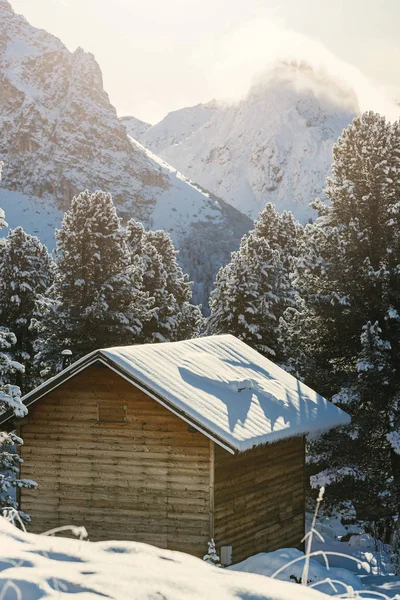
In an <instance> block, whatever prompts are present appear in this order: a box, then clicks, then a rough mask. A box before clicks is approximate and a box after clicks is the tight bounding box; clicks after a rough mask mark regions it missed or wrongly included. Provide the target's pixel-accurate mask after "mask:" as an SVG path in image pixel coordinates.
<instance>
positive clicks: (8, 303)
mask: <svg viewBox="0 0 400 600" xmlns="http://www.w3.org/2000/svg"><path fill="white" fill-rule="evenodd" d="M0 273H1V278H0V326H1V327H9V328H10V329H11V330H12V331H13V333H14V334H15V335H16V337H17V340H16V343H15V344H14V345H13V346H12V348H11V349H10V351H9V353H10V356H12V358H13V359H14V360H16V361H19V362H22V363H23V364H24V365H25V372H24V373H23V374H22V373H21V372H19V371H18V372H17V374H16V378H15V381H14V383H16V384H17V385H18V386H19V387H20V388H21V390H22V392H23V393H26V392H27V391H29V389H32V387H34V385H35V373H34V371H33V369H32V367H33V357H34V350H33V344H34V340H35V335H34V332H33V331H32V330H30V323H31V319H32V318H33V316H34V310H35V303H36V300H37V298H38V296H39V295H40V294H43V293H44V292H45V291H46V290H47V289H48V287H49V286H50V285H51V282H52V274H53V264H52V260H51V258H50V255H49V253H48V251H47V249H46V248H45V246H43V244H41V243H40V241H39V240H38V238H37V237H34V236H31V235H28V234H27V233H25V231H24V230H23V229H22V227H17V228H16V229H14V230H11V231H10V232H9V234H8V237H7V238H6V239H5V240H3V243H2V244H1V246H0Z"/></svg>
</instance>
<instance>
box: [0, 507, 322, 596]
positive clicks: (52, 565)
mask: <svg viewBox="0 0 400 600" xmlns="http://www.w3.org/2000/svg"><path fill="white" fill-rule="evenodd" d="M74 595H76V596H77V597H78V598H79V600H95V599H96V598H108V599H111V600H150V599H151V600H200V599H203V600H206V599H207V600H211V599H212V600H324V598H328V597H327V596H326V595H325V594H322V593H320V592H318V591H316V590H312V589H310V588H307V587H302V586H300V585H297V584H294V583H287V582H285V581H279V580H273V579H270V578H268V579H267V578H266V577H263V576H260V575H254V574H248V573H242V572H238V571H236V572H235V571H233V570H228V569H217V568H216V567H214V566H210V565H207V564H206V563H204V562H203V561H201V560H199V559H197V558H194V557H192V556H189V555H187V554H183V553H180V552H172V551H169V550H160V549H158V548H155V547H153V546H148V545H147V544H141V543H137V542H96V543H93V542H86V541H80V540H73V539H65V538H59V537H46V536H43V535H41V536H39V535H33V534H26V533H23V532H21V531H19V530H17V529H16V528H14V526H13V525H11V523H9V522H8V521H6V520H5V519H3V518H1V517H0V598H1V600H39V599H41V600H46V599H52V600H56V599H57V600H62V599H63V598H65V599H67V598H69V599H70V598H71V597H74Z"/></svg>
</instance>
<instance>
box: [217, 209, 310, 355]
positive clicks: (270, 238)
mask: <svg viewBox="0 0 400 600" xmlns="http://www.w3.org/2000/svg"><path fill="white" fill-rule="evenodd" d="M298 236H299V226H298V225H297V224H296V223H295V221H294V219H293V216H292V215H291V214H290V213H283V215H279V214H278V213H277V212H276V210H275V208H274V207H273V206H272V205H271V204H268V205H267V206H266V208H265V210H264V211H263V212H262V213H261V215H260V219H259V221H258V222H256V223H255V227H254V230H253V231H251V232H250V233H249V234H248V235H246V236H244V237H243V239H242V241H241V244H240V248H239V250H238V251H237V252H233V253H232V257H231V261H230V263H228V265H226V266H225V267H223V268H222V269H221V270H220V271H219V272H218V274H217V278H216V282H215V289H214V290H213V292H212V293H211V297H210V309H211V314H210V317H209V319H208V323H207V332H208V333H211V334H215V333H231V334H233V335H235V336H237V337H238V338H239V339H241V340H243V341H245V342H246V343H248V344H249V345H251V346H253V347H254V348H255V349H257V350H258V351H259V352H261V353H263V354H265V355H266V356H269V357H270V358H271V357H273V358H274V359H275V360H281V358H282V352H281V344H280V341H279V338H280V330H279V327H280V317H281V316H282V314H283V313H284V311H285V310H286V309H287V308H288V306H291V305H292V304H293V303H294V290H293V286H292V283H291V271H292V268H293V259H294V256H295V254H296V252H297V238H298Z"/></svg>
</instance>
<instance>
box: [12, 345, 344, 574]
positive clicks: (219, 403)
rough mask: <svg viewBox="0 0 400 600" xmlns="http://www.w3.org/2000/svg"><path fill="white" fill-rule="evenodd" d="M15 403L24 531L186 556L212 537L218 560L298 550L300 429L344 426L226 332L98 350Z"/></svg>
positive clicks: (328, 407) (326, 406)
mask: <svg viewBox="0 0 400 600" xmlns="http://www.w3.org/2000/svg"><path fill="white" fill-rule="evenodd" d="M24 403H25V404H26V405H27V406H29V413H28V416H27V417H26V418H25V419H23V420H21V421H20V422H19V423H17V428H18V433H19V434H20V435H21V437H22V438H23V440H24V445H23V446H22V449H21V454H22V458H23V460H24V464H23V467H22V477H26V478H30V479H34V480H36V481H37V482H38V484H39V486H38V489H37V490H26V489H22V490H21V497H20V503H21V508H22V509H23V510H24V511H25V512H27V513H29V514H30V515H31V518H32V525H31V527H30V530H31V531H34V532H43V531H46V530H49V529H52V528H54V527H58V526H61V525H71V524H73V525H84V526H85V527H86V529H87V531H88V534H89V539H90V540H108V539H114V540H117V539H124V540H136V541H141V542H146V543H150V544H154V545H156V546H159V547H162V548H169V549H172V550H181V551H183V552H188V553H191V554H194V555H195V556H199V557H201V556H203V555H204V554H205V553H206V551H207V542H208V541H209V540H210V539H211V538H214V539H215V541H216V546H217V550H218V551H219V552H221V550H222V554H223V556H224V557H225V558H224V561H225V562H226V563H229V562H230V561H231V560H232V562H234V563H235V562H238V561H241V560H243V559H245V558H247V557H248V556H250V555H253V554H256V553H257V552H261V551H270V550H274V549H277V548H279V547H285V546H286V547H287V546H299V545H300V542H301V539H302V537H303V535H304V508H305V507H304V501H305V485H306V481H305V435H306V434H307V432H309V431H316V430H322V429H327V428H330V427H334V426H336V425H341V424H345V423H348V421H349V418H348V416H347V415H346V414H345V413H344V412H343V411H341V410H340V409H339V408H337V407H336V406H334V405H333V404H331V403H329V402H327V401H326V400H325V399H324V398H322V397H321V396H319V395H318V394H316V393H315V392H313V391H312V390H311V389H309V388H308V387H307V386H305V385H303V384H302V383H300V382H299V381H297V380H296V379H295V378H293V377H292V376H291V375H289V374H287V373H286V372H284V371H283V370H282V369H280V368H279V367H278V366H276V365H275V364H273V363H272V362H270V361H269V360H267V359H266V358H264V357H263V356H261V355H260V354H259V353H257V352H256V351H255V350H253V349H251V348H250V347H249V346H247V345H246V344H244V343H243V342H241V341H239V340H238V339H236V338H235V337H233V336H230V335H222V336H211V337H204V338H200V339H195V340H188V341H183V342H175V343H170V344H167V343H166V344H146V345H143V346H128V347H120V348H110V349H105V350H98V351H95V352H92V353H91V354H89V355H88V356H86V357H84V358H82V359H80V360H78V361H77V362H76V363H74V364H73V365H71V366H69V367H68V368H67V369H65V370H64V371H62V372H61V373H59V374H58V375H57V376H56V377H54V378H52V379H50V380H48V381H47V382H45V383H44V384H42V385H41V386H40V387H38V388H37V389H35V390H33V391H32V392H31V393H29V394H27V395H26V396H25V398H24ZM3 421H4V419H3ZM230 553H232V558H230Z"/></svg>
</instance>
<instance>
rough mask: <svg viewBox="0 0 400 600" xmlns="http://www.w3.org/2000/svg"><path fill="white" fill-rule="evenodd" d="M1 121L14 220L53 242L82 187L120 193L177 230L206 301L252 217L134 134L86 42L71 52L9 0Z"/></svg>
mask: <svg viewBox="0 0 400 600" xmlns="http://www.w3.org/2000/svg"><path fill="white" fill-rule="evenodd" d="M144 129H146V127H144ZM0 130H1V133H2V135H1V137H0V161H1V160H3V161H4V169H3V179H2V182H1V189H0V192H1V193H0V206H1V207H2V208H4V209H5V211H6V214H7V221H9V223H10V225H11V226H14V225H16V224H22V225H23V226H24V227H25V229H26V230H27V231H28V232H29V233H36V234H38V235H39V237H41V238H42V239H45V240H46V241H49V240H50V239H51V234H50V232H49V230H50V231H51V229H52V227H53V225H55V224H57V225H58V223H59V219H60V217H61V213H62V210H65V208H67V207H68V206H69V204H70V201H71V199H72V197H73V196H74V195H75V194H77V193H79V192H81V191H82V190H84V189H88V190H90V191H95V190H97V189H102V190H104V191H106V192H111V193H112V195H113V198H114V201H115V203H116V204H117V206H118V209H119V211H120V214H121V215H122V216H123V217H125V218H129V217H135V218H137V219H139V220H141V221H142V222H143V223H144V224H145V225H146V226H148V227H152V228H159V229H165V230H167V231H169V232H170V233H171V236H172V238H173V240H174V242H175V244H176V245H177V246H178V247H179V248H180V249H181V255H180V256H181V262H182V264H184V266H185V268H186V269H187V270H188V271H189V273H190V274H191V275H192V276H193V277H195V278H196V282H197V288H196V289H197V291H198V295H197V299H198V300H204V298H205V296H206V295H207V292H208V289H209V287H210V286H211V283H212V279H213V277H214V275H215V272H216V270H217V269H218V268H219V267H220V266H221V265H222V264H224V263H225V262H226V261H227V260H228V259H229V255H230V252H231V251H232V250H233V249H235V248H236V247H237V246H238V245H239V241H240V238H241V236H242V235H243V233H244V232H245V231H247V230H248V229H249V227H250V225H251V224H250V222H249V221H248V219H247V218H246V217H245V216H244V215H241V214H240V213H238V212H237V211H233V210H232V209H231V208H230V207H229V206H226V204H225V203H223V202H221V201H219V200H218V199H216V198H210V196H209V195H208V194H206V193H204V192H203V191H202V190H201V189H200V188H196V187H194V186H192V185H190V184H189V183H188V181H187V180H185V178H183V177H182V176H181V175H180V174H179V173H177V172H176V170H174V169H171V168H168V165H166V164H165V163H162V164H160V163H159V162H158V161H157V160H155V158H154V157H152V156H151V155H149V154H148V153H146V151H145V150H144V148H142V147H141V146H138V145H135V144H133V143H132V142H131V140H130V139H129V138H128V136H127V130H126V128H125V125H124V124H123V123H122V122H120V120H119V119H118V117H117V114H116V110H115V108H114V107H113V106H112V105H111V103H110V100H109V97H108V95H107V93H106V92H105V91H104V89H103V78H102V73H101V70H100V67H99V65H98V64H97V62H96V59H95V57H94V56H93V54H91V53H88V52H85V51H84V50H83V49H82V48H77V50H75V52H73V53H71V52H70V51H69V50H68V49H67V48H66V47H65V46H64V45H63V44H62V42H61V41H60V40H58V39H57V38H55V37H54V36H52V35H50V34H49V33H47V32H46V31H44V30H40V29H36V28H35V27H32V26H31V25H30V24H29V23H28V22H27V21H26V20H25V18H24V17H22V16H20V15H17V14H16V13H15V12H14V11H13V10H12V8H11V6H10V4H9V3H8V2H5V1H4V0H0ZM11 191H12V192H14V193H13V194H12V193H11ZM31 197H35V198H36V199H35V200H33V199H31ZM16 206H18V207H21V208H20V210H19V212H17V211H16V208H15V207H16ZM37 213H39V215H42V216H41V218H38V217H37ZM50 214H51V215H52V216H51V220H50V217H49V216H48V215H50ZM45 215H46V216H45ZM200 235H201V236H202V240H201V244H200V241H199V243H198V245H197V246H196V239H197V238H198V237H199V236H200ZM191 239H193V245H191V244H190V243H189V242H190V240H191ZM204 243H207V245H208V247H209V250H210V255H209V256H207V257H206V258H204V257H203V256H202V255H201V253H200V250H199V248H200V246H201V247H203V245H204ZM205 262H206V263H207V264H206V265H205ZM194 265H195V266H196V269H197V271H196V273H194V272H193V269H194Z"/></svg>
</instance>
